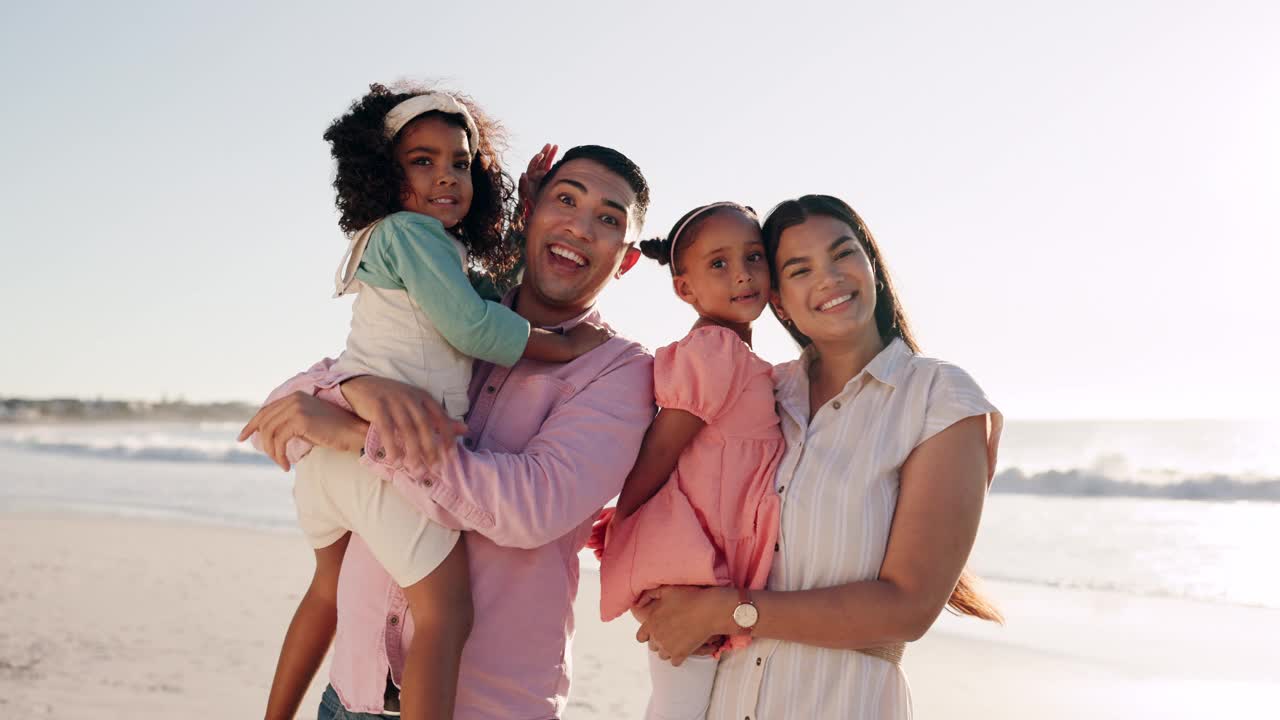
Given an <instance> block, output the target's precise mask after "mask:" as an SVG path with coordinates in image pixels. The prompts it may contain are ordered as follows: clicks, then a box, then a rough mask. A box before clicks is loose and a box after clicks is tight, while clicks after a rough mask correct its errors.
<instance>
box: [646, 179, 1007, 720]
mask: <svg viewBox="0 0 1280 720" xmlns="http://www.w3.org/2000/svg"><path fill="white" fill-rule="evenodd" d="M764 237H765V248H766V251H767V253H768V256H769V261H770V263H771V268H772V270H773V285H774V287H773V294H772V305H773V310H774V313H775V314H776V315H777V316H778V318H779V320H781V321H782V323H783V324H784V325H785V326H786V327H787V330H788V331H789V332H790V333H791V335H792V337H794V338H795V339H796V341H797V342H798V343H799V344H800V345H801V347H803V348H804V352H803V353H802V355H801V357H800V359H799V360H796V361H792V362H789V363H784V364H782V365H780V366H778V367H777V368H775V371H774V380H775V383H776V385H777V399H778V406H779V415H780V416H781V418H782V429H783V434H784V436H785V438H786V441H787V452H786V455H785V456H784V457H783V459H782V462H781V464H780V466H779V469H778V475H777V482H776V487H777V490H778V492H779V493H781V495H782V498H783V508H782V531H781V538H782V539H781V542H779V543H778V545H777V546H776V547H775V550H776V553H777V554H776V557H775V562H774V565H773V570H772V572H771V573H770V576H769V583H768V586H767V590H765V591H757V592H754V593H744V592H741V591H736V590H733V589H725V588H690V587H666V588H659V589H658V590H656V591H652V592H651V593H650V594H649V596H648V597H647V598H644V599H642V603H644V602H645V601H646V600H647V601H648V602H647V604H645V605H644V606H643V607H641V608H639V610H638V612H637V615H638V617H640V618H641V621H642V623H643V624H642V626H641V628H640V630H639V632H638V633H637V638H638V639H639V640H640V641H641V642H646V641H647V642H649V643H650V647H651V648H653V649H654V650H656V651H658V652H659V654H660V655H662V656H664V657H669V658H670V659H671V660H672V661H673V662H675V663H679V662H682V661H683V660H684V658H685V657H687V656H688V655H690V654H692V653H693V652H695V651H696V650H697V649H698V648H699V647H701V646H703V645H704V643H706V642H707V641H708V640H710V639H711V638H714V637H715V636H717V635H732V634H741V633H750V634H752V635H753V636H754V637H755V641H754V642H753V643H752V644H751V645H750V646H749V647H748V648H747V649H746V650H745V651H740V652H733V653H729V654H727V655H726V656H725V658H724V660H723V661H722V662H721V664H720V668H719V672H718V674H717V677H716V686H715V691H714V694H713V697H712V703H711V710H710V713H709V714H708V717H709V718H710V719H711V720H741V719H742V718H747V719H748V720H755V718H798V717H804V718H842V719H843V718H858V719H859V720H864V719H869V718H910V717H911V698H910V691H909V690H908V687H907V681H906V677H905V675H904V674H903V672H902V668H901V664H900V661H901V656H902V648H903V644H904V643H906V642H909V641H912V640H916V639H918V638H920V637H921V636H922V635H923V634H924V632H925V631H926V630H928V628H929V627H930V626H931V625H932V624H933V622H934V620H935V619H936V618H937V616H938V614H939V613H940V612H941V611H942V609H943V607H944V606H945V605H947V604H950V605H951V606H952V607H953V608H955V609H956V610H957V611H959V612H962V613H965V614H968V615H974V616H976V617H980V618H984V619H988V620H997V621H998V620H999V619H1000V615H999V613H998V612H997V611H996V610H995V608H994V607H992V606H991V605H990V604H989V603H988V602H987V601H986V600H985V599H983V598H982V597H981V596H980V595H978V594H977V592H976V591H975V590H974V589H973V586H972V581H971V579H970V578H969V577H968V576H966V575H964V573H963V571H964V565H965V562H966V560H967V558H968V555H969V551H970V549H971V548H972V546H973V541H974V537H975V536H976V534H977V530H978V521H979V518H980V517H981V514H982V505H983V500H984V499H985V496H986V490H987V487H988V485H989V483H990V481H991V477H992V473H993V472H994V466H995V455H996V446H997V443H998V441H999V436H1000V427H1001V416H1000V413H999V412H998V411H997V410H996V409H995V407H994V406H992V405H991V404H990V403H989V402H988V401H987V399H986V396H985V395H984V394H983V393H982V390H981V389H980V388H979V387H978V386H977V384H976V383H975V382H974V381H973V380H972V378H970V377H969V375H968V374H966V373H965V372H964V371H963V370H961V369H959V368H957V367H955V366H953V365H949V364H947V363H944V362H941V361H938V360H933V359H930V358H925V357H922V356H920V355H919V354H917V346H916V343H915V340H914V339H913V338H912V336H911V332H910V330H909V328H908V326H907V322H906V317H905V315H904V313H903V311H902V308H901V306H900V305H899V304H898V301H897V298H896V296H895V295H894V290H893V283H892V282H891V280H890V278H889V274H888V272H887V270H886V269H885V266H884V263H883V261H882V260H881V257H880V251H879V248H878V247H877V245H876V243H875V240H874V238H873V237H872V236H871V233H870V232H869V231H868V230H867V228H866V226H865V225H864V224H863V222H862V219H861V218H860V217H858V215H857V213H855V212H854V211H853V210H852V209H851V208H850V207H849V206H848V205H846V204H845V203H843V202H841V201H840V200H837V199H836V198H832V197H828V196H823V195H806V196H804V197H801V198H799V199H797V200H789V201H787V202H784V203H782V204H781V205H779V206H778V207H777V208H775V209H774V210H773V212H772V213H770V215H769V217H768V218H767V219H766V220H765V223H764Z"/></svg>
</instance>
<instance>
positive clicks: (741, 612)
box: [733, 588, 760, 635]
mask: <svg viewBox="0 0 1280 720" xmlns="http://www.w3.org/2000/svg"><path fill="white" fill-rule="evenodd" d="M759 620H760V611H759V610H758V609H756V604H755V603H753V602H751V590H750V589H748V588H738V605H737V607H735V608H734V609H733V622H734V623H735V624H736V625H737V626H738V627H739V628H741V629H742V633H743V634H744V635H750V634H751V631H752V630H754V629H755V627H756V623H757V622H758V621H759Z"/></svg>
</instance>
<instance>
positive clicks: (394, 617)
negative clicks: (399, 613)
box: [387, 615, 400, 626]
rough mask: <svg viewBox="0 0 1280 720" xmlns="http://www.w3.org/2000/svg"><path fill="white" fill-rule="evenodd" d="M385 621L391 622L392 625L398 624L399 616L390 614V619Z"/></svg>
mask: <svg viewBox="0 0 1280 720" xmlns="http://www.w3.org/2000/svg"><path fill="white" fill-rule="evenodd" d="M387 622H389V623H391V624H392V626H395V625H399V624H400V618H398V617H396V616H395V615H392V616H391V619H390V620H388V621H387Z"/></svg>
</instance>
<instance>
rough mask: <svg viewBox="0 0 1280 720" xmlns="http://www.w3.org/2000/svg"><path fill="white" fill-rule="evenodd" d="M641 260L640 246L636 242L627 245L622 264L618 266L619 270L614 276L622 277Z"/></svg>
mask: <svg viewBox="0 0 1280 720" xmlns="http://www.w3.org/2000/svg"><path fill="white" fill-rule="evenodd" d="M639 260H640V248H638V247H636V245H635V243H632V244H630V245H628V246H627V250H626V253H625V254H624V255H623V256H622V264H621V265H619V266H618V272H616V273H614V277H616V278H620V277H622V276H623V275H626V274H627V271H628V270H630V269H631V268H633V267H635V266H636V262H637V261H639Z"/></svg>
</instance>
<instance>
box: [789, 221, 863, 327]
mask: <svg viewBox="0 0 1280 720" xmlns="http://www.w3.org/2000/svg"><path fill="white" fill-rule="evenodd" d="M776 259H777V262H776V267H777V268H778V290H777V291H776V293H775V294H774V297H773V302H774V307H775V308H777V309H778V310H779V315H780V316H781V317H782V318H783V319H789V320H791V321H792V322H794V323H795V326H796V329H797V330H799V331H800V332H802V333H804V334H805V335H808V336H809V338H810V339H811V340H813V341H814V342H815V343H819V344H821V343H823V342H824V341H825V342H828V343H830V342H848V341H850V340H855V341H856V340H859V339H862V338H863V337H864V336H866V337H868V338H870V337H871V336H874V337H875V338H878V337H879V333H878V331H877V330H876V321H875V307H876V281H875V270H874V269H873V268H872V267H871V259H870V258H868V257H867V253H866V251H865V250H863V247H862V243H860V242H858V239H857V236H855V235H854V232H853V229H852V228H850V227H849V226H848V225H846V224H845V223H844V222H841V221H840V220H837V219H835V218H832V217H825V216H813V217H810V218H809V219H808V220H805V221H804V222H803V223H800V224H799V225H793V226H791V227H789V228H787V229H786V230H784V231H782V235H781V237H780V238H779V239H778V256H777V258H776Z"/></svg>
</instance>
